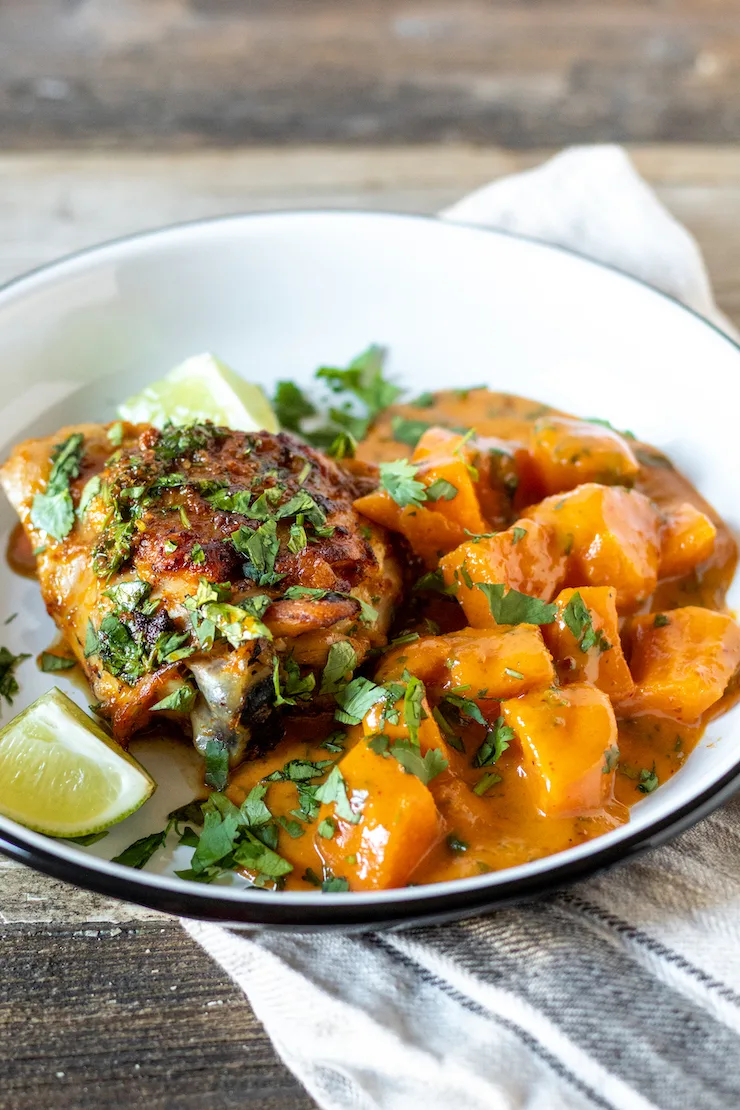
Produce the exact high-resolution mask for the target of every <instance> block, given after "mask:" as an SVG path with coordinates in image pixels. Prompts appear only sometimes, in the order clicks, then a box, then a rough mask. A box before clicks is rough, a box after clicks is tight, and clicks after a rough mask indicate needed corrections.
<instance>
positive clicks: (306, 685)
mask: <svg viewBox="0 0 740 1110" xmlns="http://www.w3.org/2000/svg"><path fill="white" fill-rule="evenodd" d="M283 666H284V669H285V674H286V676H287V677H286V680H285V688H284V689H281V687H280V660H279V658H278V656H277V655H276V656H275V659H274V660H273V672H272V681H273V686H274V689H275V705H295V703H296V701H297V700H298V699H300V700H301V701H305V700H306V699H307V698H309V697H310V696H311V693H312V691H313V689H314V687H315V686H316V676H315V675H314V674H312V673H309V674H307V675H306V676H305V677H303V678H302V677H301V668H300V667H299V666H298V664H297V663H296V661H295V660H294V659H291V658H288V659H286V660H285V661H284V664H283Z"/></svg>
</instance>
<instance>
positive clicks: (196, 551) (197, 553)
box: [190, 543, 206, 564]
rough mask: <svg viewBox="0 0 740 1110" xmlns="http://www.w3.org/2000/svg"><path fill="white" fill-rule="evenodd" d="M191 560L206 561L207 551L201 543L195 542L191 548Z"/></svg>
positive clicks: (194, 561) (195, 561) (196, 561)
mask: <svg viewBox="0 0 740 1110" xmlns="http://www.w3.org/2000/svg"><path fill="white" fill-rule="evenodd" d="M190 561H191V562H192V563H196V564H198V563H205V561H206V553H205V551H204V550H203V548H202V547H201V545H200V544H199V543H194V544H193V546H192V547H191V548H190Z"/></svg>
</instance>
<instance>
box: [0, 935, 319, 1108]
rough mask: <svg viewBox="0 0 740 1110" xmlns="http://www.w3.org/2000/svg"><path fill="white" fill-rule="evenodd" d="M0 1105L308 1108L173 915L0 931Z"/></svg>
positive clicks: (244, 1006)
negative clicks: (165, 919) (163, 919)
mask: <svg viewBox="0 0 740 1110" xmlns="http://www.w3.org/2000/svg"><path fill="white" fill-rule="evenodd" d="M0 936H1V938H2V939H1V941H0V948H1V950H2V966H3V973H2V977H0V1029H2V1040H3V1045H4V1051H3V1052H2V1053H1V1054H0V1107H2V1108H3V1110H101V1108H103V1110H105V1108H107V1107H113V1106H121V1107H125V1108H126V1110H135V1108H136V1107H146V1108H147V1110H204V1108H206V1107H207V1110H242V1108H243V1107H244V1106H249V1108H250V1110H312V1108H315V1104H314V1102H313V1100H312V1099H311V1098H309V1097H308V1095H306V1094H305V1092H304V1091H303V1090H302V1088H301V1087H300V1085H299V1084H298V1083H297V1081H296V1080H295V1079H294V1078H293V1077H292V1076H291V1075H290V1073H289V1072H288V1070H287V1069H286V1068H285V1067H284V1066H283V1065H282V1064H281V1063H280V1062H279V1061H278V1060H277V1058H276V1056H275V1054H274V1052H273V1050H272V1047H271V1045H270V1042H269V1040H268V1039H267V1037H266V1036H265V1034H264V1031H263V1030H262V1028H261V1027H260V1025H259V1024H258V1023H257V1021H256V1019H255V1018H254V1015H253V1014H252V1012H251V1010H250V1008H249V1005H248V1003H247V1002H246V1000H245V999H244V997H243V996H242V994H241V991H238V990H237V989H236V988H235V987H234V986H233V984H231V982H230V981H229V980H228V979H226V977H225V976H224V974H223V972H222V971H221V970H220V968H218V967H217V965H216V964H214V963H213V961H212V960H211V959H210V958H209V957H208V956H206V955H205V953H204V952H203V951H202V950H201V949H200V948H199V946H198V945H197V944H195V942H194V941H192V940H191V939H190V938H189V937H187V936H186V935H185V934H184V933H183V931H182V929H181V928H180V927H179V925H178V924H177V923H176V922H173V921H168V922H137V923H133V924H132V923H128V924H123V925H121V926H104V927H99V926H87V927H82V926H80V927H78V928H73V927H71V926H60V925H54V926H49V927H47V928H38V927H37V928H34V929H33V930H29V929H28V928H23V927H20V926H15V927H9V926H6V927H5V928H4V929H3V930H2V933H1V934H0Z"/></svg>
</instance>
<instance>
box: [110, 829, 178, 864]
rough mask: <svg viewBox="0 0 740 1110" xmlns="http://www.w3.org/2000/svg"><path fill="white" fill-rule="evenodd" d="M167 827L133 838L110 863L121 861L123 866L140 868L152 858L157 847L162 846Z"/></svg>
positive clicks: (165, 837)
mask: <svg viewBox="0 0 740 1110" xmlns="http://www.w3.org/2000/svg"><path fill="white" fill-rule="evenodd" d="M167 832H168V829H163V830H162V832H157V833H151V834H150V835H149V836H142V837H141V839H140V840H135V841H134V842H133V844H129V846H128V848H125V849H124V850H123V851H122V852H121V853H120V854H119V855H117V856H114V857H113V859H112V860H111V863H122V864H123V865H124V867H135V868H137V870H141V868H142V867H144V866H145V865H146V864H147V863H148V862H149V860H150V859H151V858H152V856H153V855H154V853H155V852H156V851H157V849H158V848H162V847H163V846H164V842H165V840H166V839H167Z"/></svg>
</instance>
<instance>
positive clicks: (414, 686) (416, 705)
mask: <svg viewBox="0 0 740 1110" xmlns="http://www.w3.org/2000/svg"><path fill="white" fill-rule="evenodd" d="M404 678H405V679H406V689H405V691H404V695H403V719H404V722H405V724H406V728H407V729H408V730H409V739H410V740H411V743H412V744H416V745H418V743H419V727H420V725H421V722H422V720H423V719H424V717H425V716H426V713H425V712H424V706H423V704H422V703H423V701H424V695H425V690H424V683H423V682H422V681H421V679H420V678H416V676H415V675H410V674H408V672H407V671H404Z"/></svg>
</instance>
